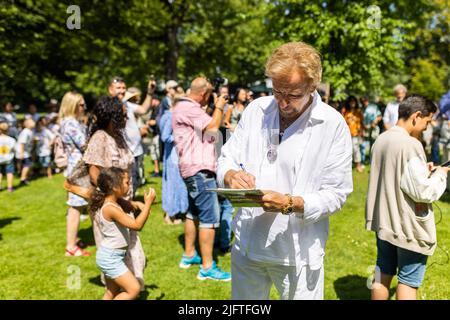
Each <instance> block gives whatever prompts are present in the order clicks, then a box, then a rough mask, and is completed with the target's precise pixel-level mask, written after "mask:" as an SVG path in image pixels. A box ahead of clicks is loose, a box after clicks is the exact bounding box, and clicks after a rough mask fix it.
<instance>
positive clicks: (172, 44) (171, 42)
mask: <svg viewBox="0 0 450 320" xmlns="http://www.w3.org/2000/svg"><path fill="white" fill-rule="evenodd" d="M177 35H178V27H177V26H176V25H172V26H169V27H168V29H167V36H166V37H167V41H166V43H167V51H166V54H165V57H164V60H165V65H166V80H177V77H178V66H177V63H178V56H179V52H178V49H179V46H178V39H177Z"/></svg>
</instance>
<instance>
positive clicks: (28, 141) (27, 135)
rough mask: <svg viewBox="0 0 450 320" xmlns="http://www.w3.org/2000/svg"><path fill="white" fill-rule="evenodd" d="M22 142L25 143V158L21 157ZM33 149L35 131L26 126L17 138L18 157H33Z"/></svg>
mask: <svg viewBox="0 0 450 320" xmlns="http://www.w3.org/2000/svg"><path fill="white" fill-rule="evenodd" d="M20 144H24V145H25V148H24V152H23V158H20ZM32 151H33V131H31V130H30V129H28V128H24V129H23V130H22V131H21V132H20V134H19V138H18V139H17V148H16V158H17V159H26V158H30V157H31V152H32Z"/></svg>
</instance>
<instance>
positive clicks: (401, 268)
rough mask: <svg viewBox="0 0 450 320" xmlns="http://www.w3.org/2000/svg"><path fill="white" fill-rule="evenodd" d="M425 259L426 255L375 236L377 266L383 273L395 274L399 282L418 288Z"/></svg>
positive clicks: (423, 273)
mask: <svg viewBox="0 0 450 320" xmlns="http://www.w3.org/2000/svg"><path fill="white" fill-rule="evenodd" d="M427 259H428V256H426V255H423V254H421V253H417V252H414V251H410V250H406V249H403V248H400V247H397V246H395V245H393V244H391V243H390V242H387V241H384V240H381V239H380V238H378V236H377V267H379V268H380V271H381V272H382V273H384V274H387V275H391V276H395V275H396V274H397V277H398V282H399V283H403V284H405V285H407V286H409V287H412V288H419V287H420V285H421V284H422V282H423V278H424V276H425V269H426V264H427ZM397 269H398V273H397Z"/></svg>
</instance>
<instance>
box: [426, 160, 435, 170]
mask: <svg viewBox="0 0 450 320" xmlns="http://www.w3.org/2000/svg"><path fill="white" fill-rule="evenodd" d="M427 168H428V171H430V172H431V171H433V169H434V168H435V167H434V163H433V162H428V163H427Z"/></svg>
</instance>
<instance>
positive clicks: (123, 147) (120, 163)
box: [83, 97, 145, 288]
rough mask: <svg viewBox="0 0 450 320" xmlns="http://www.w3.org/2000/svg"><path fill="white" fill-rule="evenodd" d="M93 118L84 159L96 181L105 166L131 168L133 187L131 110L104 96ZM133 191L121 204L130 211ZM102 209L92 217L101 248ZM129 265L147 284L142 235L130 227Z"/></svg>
mask: <svg viewBox="0 0 450 320" xmlns="http://www.w3.org/2000/svg"><path fill="white" fill-rule="evenodd" d="M92 113H93V114H92V115H93V117H92V119H93V120H92V121H91V124H90V128H89V143H88V146H87V149H86V152H85V153H84V156H83V160H84V161H85V163H86V164H88V165H89V174H90V176H91V181H92V183H94V184H96V182H97V177H98V175H99V173H100V170H101V169H102V168H111V167H115V168H120V169H122V170H126V171H128V176H129V177H130V186H132V185H133V183H132V181H131V179H132V176H133V175H132V174H131V169H132V165H133V161H134V157H133V154H132V152H131V151H130V150H129V149H128V147H127V144H126V141H125V136H124V128H125V124H126V116H127V111H126V109H125V107H124V105H123V103H122V102H121V101H120V100H119V99H118V98H112V97H102V98H100V99H99V101H98V102H97V104H96V105H95V107H94V110H93V112H92ZM132 195H133V190H132V188H130V189H129V190H128V195H127V197H126V199H122V201H121V203H120V205H121V206H122V208H123V209H124V211H125V212H129V208H128V207H129V205H130V201H131V200H132ZM97 217H98V212H97V213H96V214H95V215H94V216H93V217H92V221H93V230H94V238H95V244H96V246H97V247H99V245H100V244H101V242H102V235H101V233H100V229H99V225H98V219H97ZM125 260H126V264H127V267H128V268H129V269H130V270H131V271H132V272H133V273H134V275H135V276H136V278H137V279H138V280H139V282H140V283H141V288H143V286H144V268H145V255H144V251H143V249H142V245H141V242H140V239H139V236H138V234H137V232H136V231H133V230H130V244H129V246H128V249H127V255H126V258H125Z"/></svg>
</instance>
